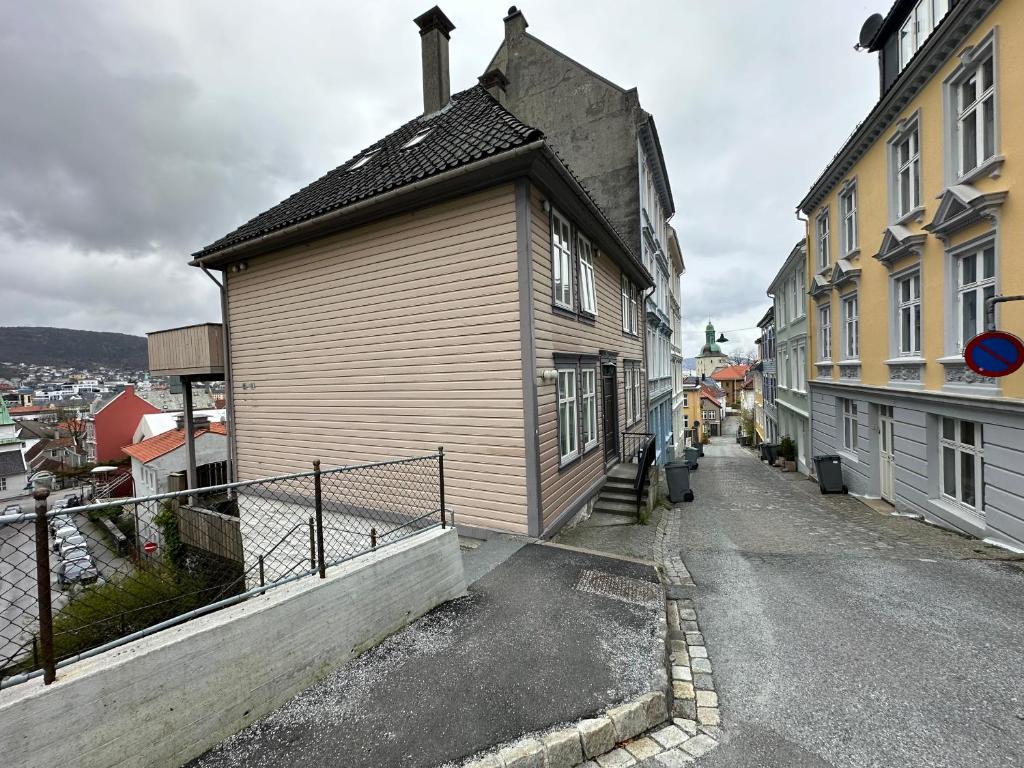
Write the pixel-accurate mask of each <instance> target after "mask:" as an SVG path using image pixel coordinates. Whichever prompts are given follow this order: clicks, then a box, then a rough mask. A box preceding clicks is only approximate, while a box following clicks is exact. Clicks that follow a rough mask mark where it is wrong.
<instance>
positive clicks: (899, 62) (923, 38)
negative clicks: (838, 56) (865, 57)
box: [860, 0, 957, 94]
mask: <svg viewBox="0 0 1024 768" xmlns="http://www.w3.org/2000/svg"><path fill="white" fill-rule="evenodd" d="M956 2H957V0H896V2H895V3H893V6H892V8H890V9H889V13H888V14H886V15H885V17H882V16H881V15H880V14H875V15H874V16H872V17H871V18H870V19H868V20H867V22H865V24H864V29H863V31H862V32H861V43H860V46H861V47H862V48H867V49H868V50H869V51H872V52H876V51H877V52H878V56H879V59H878V70H879V76H880V80H881V92H882V93H883V94H884V93H885V92H886V91H887V90H889V87H890V86H891V85H892V84H893V83H894V82H896V78H898V77H899V75H900V73H901V72H902V71H903V70H904V69H905V68H906V66H907V65H908V64H909V63H910V61H911V60H912V59H913V58H914V55H915V54H916V53H917V52H918V50H920V49H921V48H922V47H923V46H924V44H925V43H926V42H927V41H928V38H929V37H930V36H931V34H932V32H933V31H934V30H935V28H936V27H937V26H938V25H939V24H940V23H941V22H942V20H943V18H945V16H946V14H947V13H948V12H949V9H950V7H951V6H952V5H954V4H955V3H956Z"/></svg>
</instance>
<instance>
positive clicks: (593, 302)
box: [576, 233, 597, 317]
mask: <svg viewBox="0 0 1024 768" xmlns="http://www.w3.org/2000/svg"><path fill="white" fill-rule="evenodd" d="M576 247H577V249H578V250H579V262H580V311H582V312H586V313H587V314H589V315H593V316H594V317H596V316H597V276H596V275H597V273H596V265H595V261H596V258H595V255H594V244H593V243H592V242H591V241H590V238H588V237H586V236H585V235H583V234H579V233H577V235H576Z"/></svg>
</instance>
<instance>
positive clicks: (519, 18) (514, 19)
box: [505, 5, 530, 45]
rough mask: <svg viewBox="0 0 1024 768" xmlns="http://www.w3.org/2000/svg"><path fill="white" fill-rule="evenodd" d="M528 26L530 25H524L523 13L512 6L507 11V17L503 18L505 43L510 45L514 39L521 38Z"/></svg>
mask: <svg viewBox="0 0 1024 768" xmlns="http://www.w3.org/2000/svg"><path fill="white" fill-rule="evenodd" d="M528 26H530V25H529V24H527V23H526V17H525V16H523V12H522V11H520V10H519V9H518V8H516V7H515V6H514V5H513V6H512V7H511V8H509V9H508V16H506V17H505V43H506V44H507V45H511V44H512V43H513V42H515V40H516V38H519V37H522V36H523V35H524V34H526V28H527V27H528Z"/></svg>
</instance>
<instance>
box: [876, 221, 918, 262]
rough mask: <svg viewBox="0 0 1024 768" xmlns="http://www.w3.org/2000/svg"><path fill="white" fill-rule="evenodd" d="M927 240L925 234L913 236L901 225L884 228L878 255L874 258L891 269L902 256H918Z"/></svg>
mask: <svg viewBox="0 0 1024 768" xmlns="http://www.w3.org/2000/svg"><path fill="white" fill-rule="evenodd" d="M927 239H928V235H926V234H923V233H920V234H916V235H915V234H914V233H913V232H911V231H910V230H909V229H908V228H907V227H905V226H903V225H902V224H893V225H892V226H889V227H886V228H885V234H884V235H883V236H882V247H881V248H879V249H878V253H876V254H875V255H874V258H876V259H878V260H879V261H880V262H882V263H883V264H885V265H886V266H887V267H889V268H890V269H891V268H892V266H893V264H895V263H896V262H897V261H899V260H900V259H902V258H903V257H904V256H920V255H921V249H922V247H923V246H924V242H925V240H927Z"/></svg>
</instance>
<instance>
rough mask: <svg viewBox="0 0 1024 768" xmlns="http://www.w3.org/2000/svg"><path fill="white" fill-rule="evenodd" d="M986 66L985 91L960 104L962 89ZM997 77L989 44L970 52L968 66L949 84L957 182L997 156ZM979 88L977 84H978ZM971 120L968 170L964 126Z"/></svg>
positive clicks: (992, 48)
mask: <svg viewBox="0 0 1024 768" xmlns="http://www.w3.org/2000/svg"><path fill="white" fill-rule="evenodd" d="M985 64H989V65H990V67H991V72H990V77H991V82H990V83H989V84H988V86H987V87H985V88H980V87H978V88H977V90H976V95H975V98H974V100H973V101H972V102H970V103H969V104H964V102H963V87H964V85H966V84H967V83H968V82H970V81H971V80H972V79H973V80H975V82H977V80H978V78H979V77H981V76H982V75H983V74H984V73H985ZM997 83H998V74H997V72H996V57H995V50H994V47H993V46H992V44H991V42H989V43H988V44H986V45H985V46H984V47H983V48H982V50H981V51H979V52H977V53H973V55H972V60H971V63H970V66H967V67H965V68H964V69H963V71H961V72H959V73H957V76H956V78H955V79H954V80H952V81H951V82H950V89H951V91H950V93H951V96H952V105H953V111H954V114H955V122H954V124H953V126H952V128H953V148H954V152H955V153H956V175H957V178H958V179H962V178H963V177H965V176H967V175H969V174H970V173H971V172H972V171H975V170H976V169H978V168H980V167H981V166H983V165H985V163H987V162H988V161H989V160H991V159H992V158H993V157H995V156H996V155H997V154H998V131H997V130H996V126H997V113H998V110H997V108H996V100H997ZM979 86H980V84H979ZM971 118H974V124H975V127H974V141H973V150H974V162H973V164H972V165H971V166H970V167H968V166H967V156H966V152H965V149H966V147H967V145H968V143H967V142H965V128H964V126H965V124H966V123H967V121H968V120H970V119H971ZM986 121H991V122H990V124H991V126H992V133H991V146H989V147H986V146H985V144H986V131H985V123H986Z"/></svg>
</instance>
